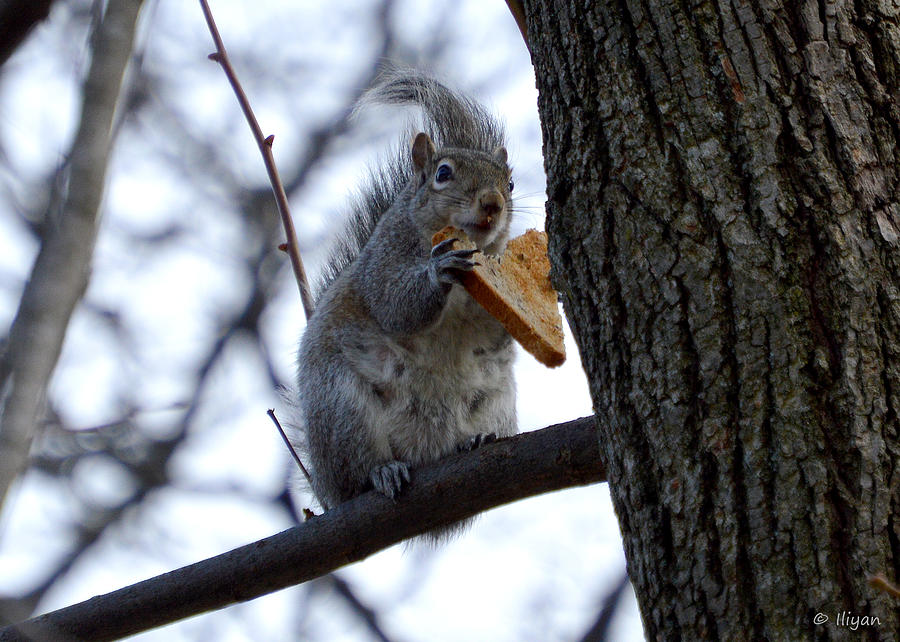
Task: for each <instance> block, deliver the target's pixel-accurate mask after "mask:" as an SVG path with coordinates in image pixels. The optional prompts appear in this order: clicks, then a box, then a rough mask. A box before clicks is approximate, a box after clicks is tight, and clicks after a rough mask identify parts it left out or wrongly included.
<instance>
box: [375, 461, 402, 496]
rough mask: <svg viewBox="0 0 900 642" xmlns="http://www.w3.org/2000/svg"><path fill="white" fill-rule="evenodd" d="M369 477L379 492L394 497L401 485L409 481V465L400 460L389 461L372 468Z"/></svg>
mask: <svg viewBox="0 0 900 642" xmlns="http://www.w3.org/2000/svg"><path fill="white" fill-rule="evenodd" d="M369 479H370V480H371V481H372V485H373V486H374V487H375V490H377V491H378V492H379V493H381V494H382V495H384V496H385V497H390V498H391V499H396V497H397V495H399V494H400V491H401V490H403V485H404V484H408V483H409V481H410V476H409V466H408V465H407V464H406V463H404V462H402V461H396V460H395V461H390V462H388V463H386V464H384V465H382V466H377V467H376V468H374V469H373V470H372V472H371V473H369Z"/></svg>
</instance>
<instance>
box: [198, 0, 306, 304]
mask: <svg viewBox="0 0 900 642" xmlns="http://www.w3.org/2000/svg"><path fill="white" fill-rule="evenodd" d="M200 8H201V9H202V10H203V15H204V17H205V18H206V24H207V25H208V26H209V33H210V34H211V35H212V39H213V42H214V43H215V45H216V52H215V53H212V54H210V55H209V59H210V60H214V61H215V62H217V63H219V64H220V65H221V66H222V70H223V71H224V72H225V76H226V77H227V78H228V82H229V83H230V84H231V88H232V89H233V90H234V95H235V96H237V99H238V103H240V105H241V111H243V112H244V116H245V117H246V118H247V124H249V125H250V130H251V131H252V132H253V138H254V139H255V140H256V144H257V145H258V146H259V151H260V153H262V157H263V162H264V163H265V165H266V172H267V173H268V174H269V181H270V182H271V183H272V191H273V192H274V193H275V203H276V204H277V205H278V212H279V213H280V214H281V224H282V225H283V226H284V234H285V237H286V238H287V253H288V256H289V257H290V258H291V267H292V268H293V269H294V278H295V279H296V281H297V287H298V288H300V300H301V302H302V303H303V311H304V313H305V314H306V318H307V319H309V317H310V316H312V313H313V300H312V292H311V290H310V287H309V280H308V279H307V277H306V268H304V267H303V259H301V258H300V248H299V246H298V244H297V232H296V230H295V229H294V220H293V218H292V217H291V210H290V206H289V205H288V199H287V194H286V193H285V191H284V185H283V184H282V183H281V177H280V176H279V175H278V168H277V167H276V166H275V156H274V155H273V154H272V143H273V141H274V140H275V137H274V136H271V135H270V136H263V132H262V128H260V126H259V122H258V121H257V120H256V116H255V115H254V113H253V109H252V108H251V107H250V101H249V100H248V99H247V94H245V93H244V89H243V87H242V86H241V83H240V81H239V80H238V77H237V74H236V73H235V71H234V67H232V65H231V61H230V60H229V58H228V53H227V52H226V51H225V43H224V42H222V36H221V35H219V29H218V27H216V21H215V20H214V19H213V16H212V11H210V8H209V3H208V2H207V1H206V0H200Z"/></svg>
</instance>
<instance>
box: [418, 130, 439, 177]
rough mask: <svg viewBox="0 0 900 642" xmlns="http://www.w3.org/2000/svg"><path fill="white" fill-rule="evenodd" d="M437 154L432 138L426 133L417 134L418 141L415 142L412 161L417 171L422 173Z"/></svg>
mask: <svg viewBox="0 0 900 642" xmlns="http://www.w3.org/2000/svg"><path fill="white" fill-rule="evenodd" d="M436 152H437V150H436V149H435V148H434V143H432V142H431V138H430V137H429V136H428V134H426V133H425V132H419V133H418V134H416V139H415V140H414V141H413V146H412V161H413V167H415V168H416V171H417V172H420V171H422V169H423V168H424V167H425V165H427V164H428V163H429V162H430V161H431V159H432V157H434V155H435V153H436Z"/></svg>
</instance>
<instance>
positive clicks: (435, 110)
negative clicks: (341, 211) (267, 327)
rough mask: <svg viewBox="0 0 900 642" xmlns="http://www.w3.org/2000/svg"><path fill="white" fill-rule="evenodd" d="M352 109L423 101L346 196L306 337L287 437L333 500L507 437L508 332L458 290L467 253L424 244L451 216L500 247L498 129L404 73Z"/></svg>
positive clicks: (466, 102) (387, 490) (503, 211)
mask: <svg viewBox="0 0 900 642" xmlns="http://www.w3.org/2000/svg"><path fill="white" fill-rule="evenodd" d="M363 103H364V104H367V103H388V104H413V105H419V106H420V107H421V108H422V110H423V112H424V132H425V133H420V134H418V135H417V136H416V137H415V141H414V142H413V143H412V149H411V150H410V148H409V146H408V145H407V146H406V148H405V149H401V150H400V153H399V154H398V155H397V157H396V158H395V159H394V160H393V161H392V162H390V163H388V164H387V165H386V166H385V167H383V168H381V169H380V170H379V171H377V172H374V173H373V175H372V177H371V179H370V181H369V184H368V186H367V187H366V188H364V189H363V191H362V193H361V195H360V196H359V197H358V198H357V200H356V202H355V206H354V212H353V214H352V215H351V223H350V224H351V229H350V230H349V232H348V233H347V234H346V235H345V237H344V239H343V244H342V247H341V248H340V249H339V250H338V251H337V252H336V253H335V255H334V257H333V258H332V260H331V265H330V268H328V269H326V276H325V280H324V283H325V285H324V288H323V289H322V290H321V291H320V293H319V294H318V297H317V303H316V309H315V312H314V313H313V315H312V317H311V318H310V319H309V322H308V324H307V328H306V331H305V333H304V335H303V338H302V340H301V344H300V350H299V356H298V396H299V420H300V421H299V424H300V425H299V426H298V427H297V429H296V430H297V432H298V434H296V435H295V438H296V439H297V441H298V442H299V445H300V446H301V448H302V451H303V452H304V453H305V454H306V459H307V463H308V467H309V468H310V475H311V482H312V488H313V491H314V492H315V494H316V496H317V497H318V498H319V500H320V501H321V502H322V503H323V504H324V505H325V506H328V507H332V506H335V505H337V504H338V503H340V502H343V501H346V500H347V499H350V498H352V497H354V496H356V495H358V494H359V493H361V492H363V491H364V490H366V489H368V488H375V489H376V490H378V491H380V492H382V493H384V494H386V495H388V496H390V497H394V496H396V495H397V493H399V492H400V491H401V489H402V487H403V485H404V484H405V483H407V482H408V481H409V480H410V471H411V470H412V471H414V470H415V467H416V466H420V465H422V464H424V463H427V462H431V461H434V460H437V459H439V458H441V457H443V456H446V455H448V454H450V453H453V452H456V451H457V450H460V449H464V448H471V447H473V446H475V445H477V444H479V443H481V441H482V439H483V438H484V436H485V435H488V434H495V435H498V436H507V435H511V434H514V433H515V432H516V430H517V428H516V413H515V385H514V382H513V376H512V361H513V356H514V351H513V342H512V338H511V337H510V336H509V334H508V333H507V332H506V330H504V328H503V327H502V326H501V325H500V324H499V323H498V322H497V321H496V320H495V319H494V318H493V317H491V316H490V315H489V314H488V313H487V312H486V311H485V310H484V309H483V308H481V306H479V305H478V304H477V303H476V302H475V301H474V300H473V299H471V297H470V296H469V295H468V294H467V293H466V292H465V290H463V288H462V287H461V286H460V285H459V284H458V283H457V279H458V277H459V274H460V273H461V272H463V271H465V270H470V269H472V267H474V263H473V261H472V259H471V257H472V253H471V252H468V251H464V250H452V249H450V247H451V245H450V244H449V243H442V244H439V245H437V246H435V247H434V248H433V249H432V247H431V237H432V235H433V234H434V233H435V232H437V231H438V230H440V229H442V228H443V227H444V226H446V225H449V224H453V225H456V226H457V227H461V228H463V229H464V230H466V232H467V233H468V235H469V236H470V238H471V239H472V240H473V241H475V242H476V244H477V245H478V247H479V249H481V250H482V251H484V252H486V253H489V254H499V253H501V252H502V251H503V248H504V246H505V244H506V239H507V236H508V233H509V221H510V212H511V195H510V189H511V186H512V183H511V181H510V169H509V167H508V165H507V154H506V149H505V146H504V144H505V141H504V138H505V136H504V132H503V128H502V126H501V125H500V124H499V123H498V122H497V121H496V120H495V119H494V118H493V117H492V116H491V115H490V114H489V113H488V112H487V111H486V110H485V109H484V108H483V107H481V106H480V105H478V104H477V103H475V102H474V101H472V100H470V99H468V98H466V97H463V96H461V95H459V94H457V93H455V92H453V91H451V90H449V89H447V88H446V87H444V86H443V85H442V84H440V83H438V82H436V81H435V80H433V79H431V78H429V77H427V76H425V75H423V74H421V73H419V72H415V71H411V70H405V69H391V70H388V71H387V72H385V73H384V74H383V75H382V76H381V77H380V79H379V81H378V82H377V84H376V85H375V86H374V87H373V88H372V89H371V90H370V91H369V92H367V94H366V95H365V97H364V99H363Z"/></svg>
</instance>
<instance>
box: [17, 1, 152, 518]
mask: <svg viewBox="0 0 900 642" xmlns="http://www.w3.org/2000/svg"><path fill="white" fill-rule="evenodd" d="M140 6H141V2H140V0H111V1H110V2H109V4H108V5H107V8H106V13H105V15H104V17H103V20H102V22H101V23H100V25H99V27H98V29H99V33H98V37H97V38H96V44H95V46H94V51H93V55H92V56H91V67H90V71H89V72H88V77H87V79H86V80H85V83H84V100H83V103H82V110H81V122H80V124H79V127H78V133H77V134H76V136H75V141H74V143H73V144H72V151H71V174H70V179H69V185H70V187H69V193H68V197H67V199H66V203H65V206H64V208H63V214H62V216H61V218H60V220H59V221H58V223H57V224H55V225H53V224H51V225H49V226H48V231H47V236H46V239H45V241H44V243H43V244H42V245H41V249H40V252H39V253H38V256H37V259H36V260H35V263H34V267H33V268H32V271H31V276H30V277H29V279H28V285H27V286H26V287H25V291H24V293H23V294H22V300H21V302H20V304H19V309H18V311H17V312H16V318H15V320H14V321H13V324H12V328H11V329H10V333H9V344H8V346H7V350H6V354H4V355H3V362H4V363H3V364H2V365H0V374H2V379H0V391H2V392H0V394H2V404H3V414H2V416H0V505H2V503H3V500H4V499H5V498H6V494H7V491H8V490H9V486H10V485H11V484H12V482H13V480H15V479H16V477H18V475H19V474H20V473H21V472H22V471H23V470H24V469H25V466H26V463H27V460H28V453H29V450H30V448H31V442H32V439H33V438H34V432H35V425H36V423H37V422H38V419H39V416H40V414H41V412H42V409H43V406H44V398H45V395H46V391H47V382H48V380H49V379H50V376H51V374H52V373H53V369H54V368H55V367H56V361H57V359H58V358H59V352H60V349H61V348H62V342H63V339H64V338H65V334H66V328H67V327H68V325H69V318H70V317H71V316H72V311H73V310H74V309H75V305H76V304H77V303H78V301H79V300H80V299H81V296H82V295H83V294H84V290H85V287H87V283H88V277H89V273H90V263H91V256H92V254H93V250H94V243H95V241H96V238H97V222H98V219H99V210H100V201H101V197H102V196H103V186H104V181H105V178H106V166H107V160H108V157H109V152H110V148H111V147H112V135H111V131H112V123H113V115H114V113H115V107H116V102H117V100H118V96H119V93H120V90H121V85H122V77H123V74H124V72H125V65H126V64H127V62H128V58H129V56H130V54H131V49H132V42H133V39H134V28H135V23H136V22H137V16H138V11H139V9H140Z"/></svg>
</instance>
